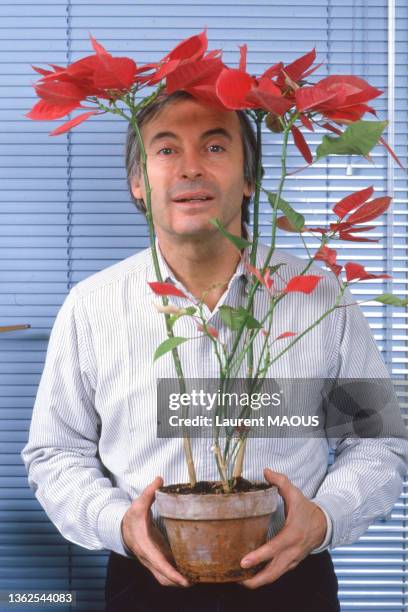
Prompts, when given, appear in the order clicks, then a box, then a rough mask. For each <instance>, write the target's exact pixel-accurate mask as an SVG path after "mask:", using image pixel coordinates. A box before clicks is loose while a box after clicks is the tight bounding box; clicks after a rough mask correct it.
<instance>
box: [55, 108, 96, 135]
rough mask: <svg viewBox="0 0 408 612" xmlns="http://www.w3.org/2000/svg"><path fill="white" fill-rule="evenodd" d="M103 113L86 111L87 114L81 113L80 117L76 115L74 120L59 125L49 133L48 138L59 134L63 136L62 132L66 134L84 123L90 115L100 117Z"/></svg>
mask: <svg viewBox="0 0 408 612" xmlns="http://www.w3.org/2000/svg"><path fill="white" fill-rule="evenodd" d="M102 114H103V113H98V111H88V112H87V113H82V115H78V116H77V117H75V118H74V119H71V120H70V121H67V122H66V123H64V124H63V125H60V126H59V127H57V128H56V129H55V130H53V131H52V132H50V136H59V134H63V133H64V132H68V131H69V130H70V129H71V128H73V127H75V126H77V125H79V124H80V123H82V122H83V121H86V120H87V119H89V117H91V115H102Z"/></svg>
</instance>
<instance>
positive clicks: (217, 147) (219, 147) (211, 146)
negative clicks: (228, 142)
mask: <svg viewBox="0 0 408 612" xmlns="http://www.w3.org/2000/svg"><path fill="white" fill-rule="evenodd" d="M214 147H215V148H216V149H222V150H223V151H225V149H224V147H222V146H221V145H210V147H209V148H214Z"/></svg>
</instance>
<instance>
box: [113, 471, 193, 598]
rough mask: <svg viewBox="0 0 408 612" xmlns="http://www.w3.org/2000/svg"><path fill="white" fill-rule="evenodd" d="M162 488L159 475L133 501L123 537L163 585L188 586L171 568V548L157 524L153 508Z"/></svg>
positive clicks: (123, 522) (123, 529) (172, 566)
mask: <svg viewBox="0 0 408 612" xmlns="http://www.w3.org/2000/svg"><path fill="white" fill-rule="evenodd" d="M162 485H163V479H162V478H161V477H160V476H158V477H157V478H155V480H154V481H153V482H152V483H151V484H149V486H148V487H146V488H145V489H144V491H143V492H142V494H141V495H140V497H138V498H137V499H135V500H134V502H133V503H132V505H131V506H130V508H129V510H128V511H127V512H126V514H125V515H124V517H123V519H122V537H123V541H124V542H125V544H126V546H127V547H128V548H129V549H130V550H131V551H132V552H133V553H134V554H135V555H136V557H137V558H138V559H139V561H140V562H141V563H142V564H143V565H144V566H145V567H147V569H148V570H150V571H151V572H152V574H153V576H154V577H155V578H156V580H158V581H159V582H160V584H162V585H163V586H184V587H187V586H189V582H188V581H187V580H186V579H185V578H184V576H182V575H181V574H180V573H179V572H178V571H177V570H176V569H175V567H174V565H172V563H174V561H173V556H172V554H171V550H170V547H169V546H168V544H167V542H166V540H165V539H164V537H163V536H162V534H161V533H160V531H159V529H158V528H157V527H156V526H155V525H154V523H153V519H152V512H151V506H152V504H153V502H154V496H155V492H156V490H157V489H159V488H160V487H161V486H162Z"/></svg>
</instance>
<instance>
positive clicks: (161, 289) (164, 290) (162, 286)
mask: <svg viewBox="0 0 408 612" xmlns="http://www.w3.org/2000/svg"><path fill="white" fill-rule="evenodd" d="M148 285H149V287H150V289H152V291H154V292H155V293H156V294H157V295H173V296H176V297H184V298H185V297H187V296H186V295H185V294H184V293H183V292H182V291H180V289H177V287H175V286H174V285H172V284H171V283H159V282H156V281H154V282H149V283H148Z"/></svg>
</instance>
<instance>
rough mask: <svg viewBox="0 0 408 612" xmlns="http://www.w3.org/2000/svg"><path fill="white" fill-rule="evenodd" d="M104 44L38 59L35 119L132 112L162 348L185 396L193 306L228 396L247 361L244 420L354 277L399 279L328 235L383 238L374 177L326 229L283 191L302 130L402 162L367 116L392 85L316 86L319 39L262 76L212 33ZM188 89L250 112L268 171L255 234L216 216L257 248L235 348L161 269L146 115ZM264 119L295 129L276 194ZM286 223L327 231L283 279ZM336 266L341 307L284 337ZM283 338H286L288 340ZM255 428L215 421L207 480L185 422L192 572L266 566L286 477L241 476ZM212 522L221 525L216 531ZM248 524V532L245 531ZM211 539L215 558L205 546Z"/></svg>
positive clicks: (200, 575) (174, 503)
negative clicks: (289, 317)
mask: <svg viewBox="0 0 408 612" xmlns="http://www.w3.org/2000/svg"><path fill="white" fill-rule="evenodd" d="M91 42H92V45H93V49H94V54H92V55H89V56H87V57H84V58H82V59H80V60H78V61H76V62H74V63H72V64H71V65H70V66H68V67H60V66H55V65H52V66H51V69H43V68H38V67H35V68H34V69H35V70H36V71H37V72H38V73H39V74H40V75H41V78H40V80H39V81H38V82H37V83H36V84H35V90H36V93H37V95H38V96H39V97H40V100H39V101H38V102H37V103H36V104H35V106H34V107H33V109H32V110H31V111H30V112H29V113H28V115H27V116H28V117H29V118H31V119H36V120H41V119H42V120H49V119H60V118H62V117H65V116H66V115H67V114H69V113H70V112H72V111H74V110H78V109H79V110H81V109H83V110H85V112H83V113H81V114H79V115H77V116H76V117H75V118H74V119H70V120H69V121H67V122H66V123H64V124H63V125H60V126H59V127H57V128H56V129H55V130H53V132H51V134H52V135H58V134H62V133H64V132H66V131H68V130H70V129H72V128H74V127H75V126H77V125H79V124H80V123H82V122H83V121H85V120H87V119H89V118H90V117H91V116H93V115H100V114H104V113H113V114H115V115H118V116H120V117H122V118H124V119H126V121H128V122H129V123H130V125H131V127H132V129H133V131H134V133H135V136H136V138H137V141H138V145H139V148H140V151H141V169H142V174H143V178H144V182H145V192H146V201H145V205H146V219H147V223H148V228H149V237H150V246H151V253H152V258H153V263H154V269H155V272H156V279H155V280H153V279H152V280H151V281H150V282H149V285H150V289H151V290H152V292H153V293H154V294H156V295H158V296H160V297H161V299H162V304H161V305H160V306H159V310H160V311H161V312H162V313H163V316H164V323H165V329H163V332H165V333H163V336H164V337H163V342H162V343H161V344H160V345H159V346H158V347H157V349H156V351H155V354H154V355H153V356H152V358H153V359H159V358H160V357H161V356H163V355H165V354H166V353H170V352H171V354H172V357H173V360H174V367H175V376H176V378H177V381H178V384H179V387H180V393H185V391H186V380H185V378H184V373H183V364H182V362H181V359H180V356H179V352H178V347H179V346H180V345H181V344H184V343H186V342H188V340H189V339H188V338H185V337H180V336H177V335H176V334H175V332H174V328H175V324H176V321H177V320H178V319H179V318H180V317H191V318H193V319H194V320H195V321H196V324H197V330H198V331H199V332H200V333H201V334H203V335H205V336H207V337H208V338H209V340H210V341H211V343H212V344H213V348H214V359H215V360H216V362H217V364H218V367H219V390H220V391H221V393H222V391H223V390H228V389H229V388H230V384H231V382H232V381H233V380H234V378H235V377H236V375H237V372H239V370H240V367H241V366H242V364H244V363H245V364H246V372H247V377H246V378H247V379H246V383H247V385H246V388H247V391H248V402H247V404H246V405H245V406H244V407H243V410H242V412H241V416H242V417H243V419H244V418H245V417H246V416H247V415H248V411H249V410H250V408H251V398H252V397H253V395H254V394H255V393H257V392H259V390H260V389H262V387H263V384H264V382H265V380H267V377H268V371H270V368H271V366H273V364H274V363H275V362H276V361H278V360H279V359H280V358H281V357H282V356H283V355H284V354H285V353H287V352H288V351H290V350H296V345H297V343H298V342H299V341H300V340H301V338H303V337H304V336H305V335H306V334H308V333H309V332H310V331H311V330H313V329H314V328H315V327H317V326H318V325H319V324H320V323H321V321H323V319H325V318H326V317H328V316H330V315H331V314H332V313H333V312H334V310H335V309H336V308H339V307H341V305H342V304H341V303H342V299H343V296H344V292H345V290H346V289H347V287H348V286H350V285H351V284H352V283H353V282H356V281H360V280H365V279H370V278H385V277H387V275H386V274H380V275H374V274H370V273H368V272H367V271H366V270H365V269H364V267H363V266H361V265H359V264H357V263H353V262H348V263H346V264H345V265H344V267H343V266H342V265H340V264H339V263H338V262H337V253H336V250H335V249H333V248H332V247H331V246H329V244H330V243H331V242H332V241H335V240H349V241H350V240H351V241H354V240H355V241H370V240H372V239H371V238H367V237H365V236H361V233H362V232H364V231H367V230H369V229H371V227H372V226H370V227H368V226H366V225H363V224H365V223H367V222H371V221H372V220H374V219H375V218H377V217H378V216H379V215H381V214H383V213H384V212H385V211H386V210H387V208H388V206H389V204H390V198H389V197H386V196H385V197H379V198H373V195H374V190H373V188H372V187H367V188H365V189H362V190H360V191H358V192H355V193H351V194H350V195H348V196H346V197H345V198H343V199H342V200H341V201H339V202H337V203H336V205H335V206H334V207H333V221H332V222H331V223H329V225H328V226H327V227H314V228H313V227H308V226H306V224H305V219H304V217H303V216H302V215H301V214H299V213H298V212H296V211H295V210H294V208H293V207H292V206H291V204H290V203H289V202H287V201H286V200H285V199H284V197H283V193H284V187H285V181H286V178H287V176H288V170H287V152H288V147H289V146H290V143H291V140H292V139H293V143H294V145H295V146H296V147H297V149H298V150H299V151H300V153H301V154H302V156H303V158H304V159H305V162H306V164H307V166H309V165H311V164H312V163H313V162H314V161H315V160H318V159H322V158H324V157H326V156H328V155H336V154H337V155H362V156H365V157H369V154H370V151H371V150H372V149H373V148H374V146H376V145H377V144H378V143H380V144H381V145H383V146H385V147H386V149H387V151H388V152H389V153H390V154H391V155H392V156H393V157H394V158H395V159H396V161H397V163H400V162H399V160H398V159H397V158H396V156H395V154H394V153H393V151H391V149H390V148H389V147H388V145H387V143H386V142H385V140H384V139H383V137H382V133H383V131H384V129H385V127H386V125H387V122H386V121H363V120H362V117H363V116H364V114H365V113H367V112H368V113H372V114H375V111H374V109H373V108H371V107H370V106H368V104H367V103H368V102H369V101H370V100H372V99H374V98H376V97H377V96H379V95H380V94H381V93H382V92H381V91H379V90H378V89H376V88H374V87H372V86H370V85H369V84H368V83H367V82H366V81H364V80H363V79H360V78H358V77H354V76H349V75H332V76H329V77H326V78H324V79H322V80H320V81H318V82H316V83H312V82H310V80H309V77H310V76H311V75H312V74H313V72H314V71H315V70H316V69H317V68H318V67H319V65H315V66H314V65H313V64H314V62H315V58H316V54H315V50H312V51H310V52H309V53H307V54H306V55H304V56H302V57H300V58H299V59H297V60H296V61H294V62H292V63H290V64H288V65H285V64H283V63H282V62H278V63H276V64H274V65H273V66H271V67H269V68H268V69H267V70H265V71H264V73H263V74H262V75H261V76H259V77H255V76H253V75H250V74H249V73H248V72H247V70H246V54H247V48H246V45H243V46H242V47H241V48H240V60H239V65H238V68H230V67H227V66H226V65H225V64H224V63H223V61H222V57H221V52H220V51H218V50H217V51H209V52H208V51H207V45H208V43H207V36H206V33H205V32H202V33H201V34H199V35H197V36H192V37H191V38H189V39H187V40H185V41H182V42H181V43H180V44H179V45H177V46H176V47H175V48H174V49H173V50H172V51H171V52H170V53H168V54H167V55H166V56H165V57H164V58H162V59H161V60H160V61H158V62H155V63H149V64H145V65H142V66H138V65H137V64H136V63H135V62H134V61H133V60H132V59H130V58H127V57H113V56H112V55H111V54H110V53H108V52H107V51H106V50H105V48H104V47H103V46H102V45H101V44H100V43H98V42H97V41H96V40H95V39H94V38H92V37H91ZM145 88H149V90H148V93H146V95H145V96H144V97H142V99H141V100H140V99H139V100H138V99H137V97H139V96H140V94H141V92H143V90H144V89H145ZM151 88H153V90H152V89H151ZM176 91H185V92H187V93H188V94H190V95H191V96H193V97H196V98H198V99H199V100H201V101H203V102H205V103H208V104H210V105H213V106H214V105H215V106H216V107H218V108H221V109H223V110H225V109H227V110H244V111H245V112H246V113H247V114H248V115H249V117H250V118H251V119H252V121H253V123H254V125H255V129H256V136H257V172H256V184H255V186H254V187H255V190H254V196H253V217H252V227H253V233H252V237H250V238H249V239H248V237H246V238H244V237H243V236H235V235H232V234H230V233H229V232H228V231H227V230H226V229H225V228H224V227H223V226H222V225H221V223H220V221H219V220H218V219H212V220H211V222H212V223H213V224H214V225H215V227H216V228H217V229H218V230H219V231H220V233H221V234H222V235H223V236H224V238H225V239H226V240H229V241H230V242H231V243H232V244H233V245H234V247H236V248H237V249H238V250H239V251H240V252H241V253H243V252H244V250H245V251H246V253H247V254H248V258H247V259H243V260H244V265H245V267H246V269H247V271H248V273H249V274H250V275H251V278H252V283H251V285H250V287H249V291H248V296H247V303H246V305H245V307H242V306H241V307H237V308H236V307H232V306H227V305H225V306H222V307H221V309H220V314H221V319H222V321H223V323H224V324H225V325H226V326H227V327H229V328H230V330H231V332H232V333H233V335H234V341H233V344H232V348H231V350H228V349H227V347H226V346H225V344H223V342H222V341H221V339H220V338H219V334H218V331H217V330H216V329H215V328H214V327H212V326H211V325H210V324H209V323H208V321H207V320H206V318H205V315H204V310H203V308H202V306H203V302H202V301H201V300H196V301H194V302H192V303H190V304H189V306H188V307H185V308H179V307H176V306H175V305H174V304H172V303H171V299H172V297H183V298H186V297H187V296H186V295H184V293H183V292H182V291H180V290H179V289H177V288H176V287H175V286H174V285H173V284H171V283H166V282H163V278H162V276H161V272H160V266H159V260H158V254H157V251H156V244H155V232H154V223H153V222H154V220H153V215H152V207H151V197H150V193H151V192H150V185H149V177H148V170H147V158H146V152H145V148H144V143H143V139H142V135H141V131H140V127H139V124H138V114H139V112H140V111H142V110H143V108H145V107H146V106H147V105H148V104H151V103H152V102H153V101H154V100H155V99H156V98H157V97H158V96H159V95H162V94H163V93H164V94H167V95H171V94H172V93H174V92H176ZM264 126H266V128H268V129H269V130H271V131H272V132H274V133H278V134H280V138H281V139H282V150H281V176H280V179H279V182H278V185H277V187H276V190H274V191H273V192H270V191H267V190H265V189H264V188H263V186H262V176H263V167H262V129H263V127H264ZM316 127H319V128H323V129H324V130H326V131H327V132H328V133H329V134H330V135H325V136H324V137H323V141H322V143H321V144H320V145H319V146H318V148H317V151H316V157H315V158H314V157H313V155H312V152H311V150H310V148H309V145H308V143H307V138H306V137H305V133H307V132H313V131H314V129H315V128H316ZM307 166H306V167H307ZM262 193H264V194H265V196H266V198H267V200H268V202H269V203H270V206H271V242H270V247H269V250H268V252H267V255H266V257H265V259H264V261H263V262H262V265H261V266H260V265H259V264H257V249H258V242H259V212H260V198H261V194H262ZM278 229H281V230H284V231H289V232H296V233H299V234H300V235H303V234H305V233H311V234H313V236H314V237H315V238H316V239H318V241H319V247H318V248H317V249H316V252H315V253H314V254H313V255H312V254H311V253H310V251H308V259H307V260H306V261H305V264H304V268H303V270H301V271H300V273H299V274H298V275H296V276H294V277H292V278H290V279H289V280H287V281H285V282H284V283H282V282H281V280H282V278H281V276H280V272H279V265H278V266H273V265H272V257H273V255H274V252H275V247H276V236H277V230H278ZM242 256H243V255H242ZM316 261H320V262H323V263H324V265H325V266H326V268H327V269H328V272H326V273H323V271H322V274H320V273H317V272H318V270H316V268H311V266H312V265H313V264H314V263H315V262H316ZM325 274H326V275H327V274H330V275H333V276H334V277H335V280H336V283H337V287H338V292H337V296H336V298H335V300H334V302H333V304H332V305H331V306H330V308H328V309H327V310H326V311H325V312H323V313H321V314H320V316H319V317H318V318H317V319H316V320H315V321H313V322H312V323H311V324H310V325H309V326H308V327H307V328H306V329H303V330H301V331H299V332H294V331H293V330H283V331H282V332H281V333H280V334H279V335H278V336H277V337H273V335H272V334H273V331H272V330H273V319H274V312H275V310H276V307H277V305H278V304H280V302H282V301H283V300H290V296H291V294H293V293H296V292H301V293H304V294H312V293H313V291H314V290H315V289H316V288H317V287H318V285H319V283H320V282H321V280H322V278H324V276H325ZM344 276H345V278H344ZM259 288H260V289H261V290H262V291H264V292H265V294H266V296H267V300H268V308H267V310H266V312H265V313H264V315H263V318H262V319H261V320H257V319H256V318H255V316H254V298H255V293H256V291H257V290H258V289H259ZM375 299H376V300H377V301H379V302H383V303H386V304H394V305H399V306H401V305H404V304H405V303H406V301H404V300H399V299H398V298H397V297H396V296H393V295H391V294H385V295H383V296H379V297H377V298H375ZM165 334H166V336H167V337H165ZM255 343H258V345H259V347H260V350H259V352H258V356H257V357H256V354H255V351H254V347H255ZM277 346H280V347H281V348H278V349H276V347H277ZM272 347H273V350H272ZM186 412H187V410H186ZM227 414H228V413H227V409H226V408H225V406H224V405H223V403H222V402H220V403H219V404H218V405H217V406H216V415H217V416H219V417H226V416H227ZM249 434H250V428H248V427H247V426H242V427H241V426H239V427H230V426H228V425H226V426H225V431H224V436H221V435H220V431H219V429H217V430H216V431H215V432H214V439H213V444H212V447H211V452H212V453H213V455H214V460H215V463H216V466H217V470H218V473H219V481H217V482H214V483H204V484H203V483H202V482H199V481H198V477H197V473H196V467H195V462H194V457H193V453H192V446H191V441H190V437H189V434H188V431H187V430H183V445H184V450H185V457H186V462H187V469H188V475H189V483H187V484H183V483H176V484H173V485H172V486H171V487H167V488H166V487H164V488H163V489H162V491H160V492H158V494H157V500H158V503H159V510H160V512H161V514H162V516H164V517H165V521H166V527H167V530H168V534H169V537H170V544H171V547H172V550H173V553H174V556H175V560H176V563H177V565H178V567H179V569H180V571H181V572H182V573H184V574H185V575H186V576H187V577H188V578H190V580H193V581H209V582H212V581H231V580H242V579H244V578H245V577H247V576H249V575H251V574H252V573H254V571H256V568H251V569H246V570H244V569H242V568H241V567H240V559H241V558H242V557H243V556H244V555H245V554H246V553H247V552H249V551H250V550H252V549H254V548H257V547H258V546H260V545H261V544H262V543H263V542H264V541H265V538H266V532H267V528H268V523H269V517H270V514H271V512H272V511H273V510H274V509H275V508H276V504H277V497H276V491H275V489H274V488H273V487H272V488H271V487H268V486H267V485H265V484H262V483H252V484H251V483H249V482H248V481H246V480H245V479H244V478H243V477H242V474H243V473H244V465H245V461H244V459H245V450H246V447H247V441H248V437H249ZM203 493H207V495H203ZM187 494H188V495H187ZM204 519H206V523H207V527H208V531H205V529H204V522H205V521H204ZM221 520H222V525H223V527H222V530H223V536H222V537H221V538H214V537H212V536H213V534H214V529H219V524H220V523H219V521H221ZM194 521H199V524H200V529H199V530H197V529H196V527H195V526H196V524H195V523H194ZM243 521H246V523H245V525H246V526H243V525H244V523H243ZM229 528H230V529H231V531H230V532H228V529H229ZM244 532H245V534H246V535H248V537H249V540H248V541H245V538H243V537H241V536H242V534H243V533H244ZM238 533H239V534H240V537H237V534H238ZM194 534H199V541H198V542H197V545H196V546H194V541H193V538H194ZM226 541H233V542H235V543H240V545H236V546H234V547H233V548H234V550H232V549H231V548H229V549H228V550H229V551H230V553H231V554H228V555H227V554H226V553H225V546H224V545H225V542H226ZM203 547H204V548H205V560H206V563H205V564H204V563H203V559H202V558H201V556H200V554H202V551H203ZM194 551H195V552H194ZM200 551H201V553H200ZM220 557H221V560H220ZM221 561H222V562H221Z"/></svg>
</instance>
